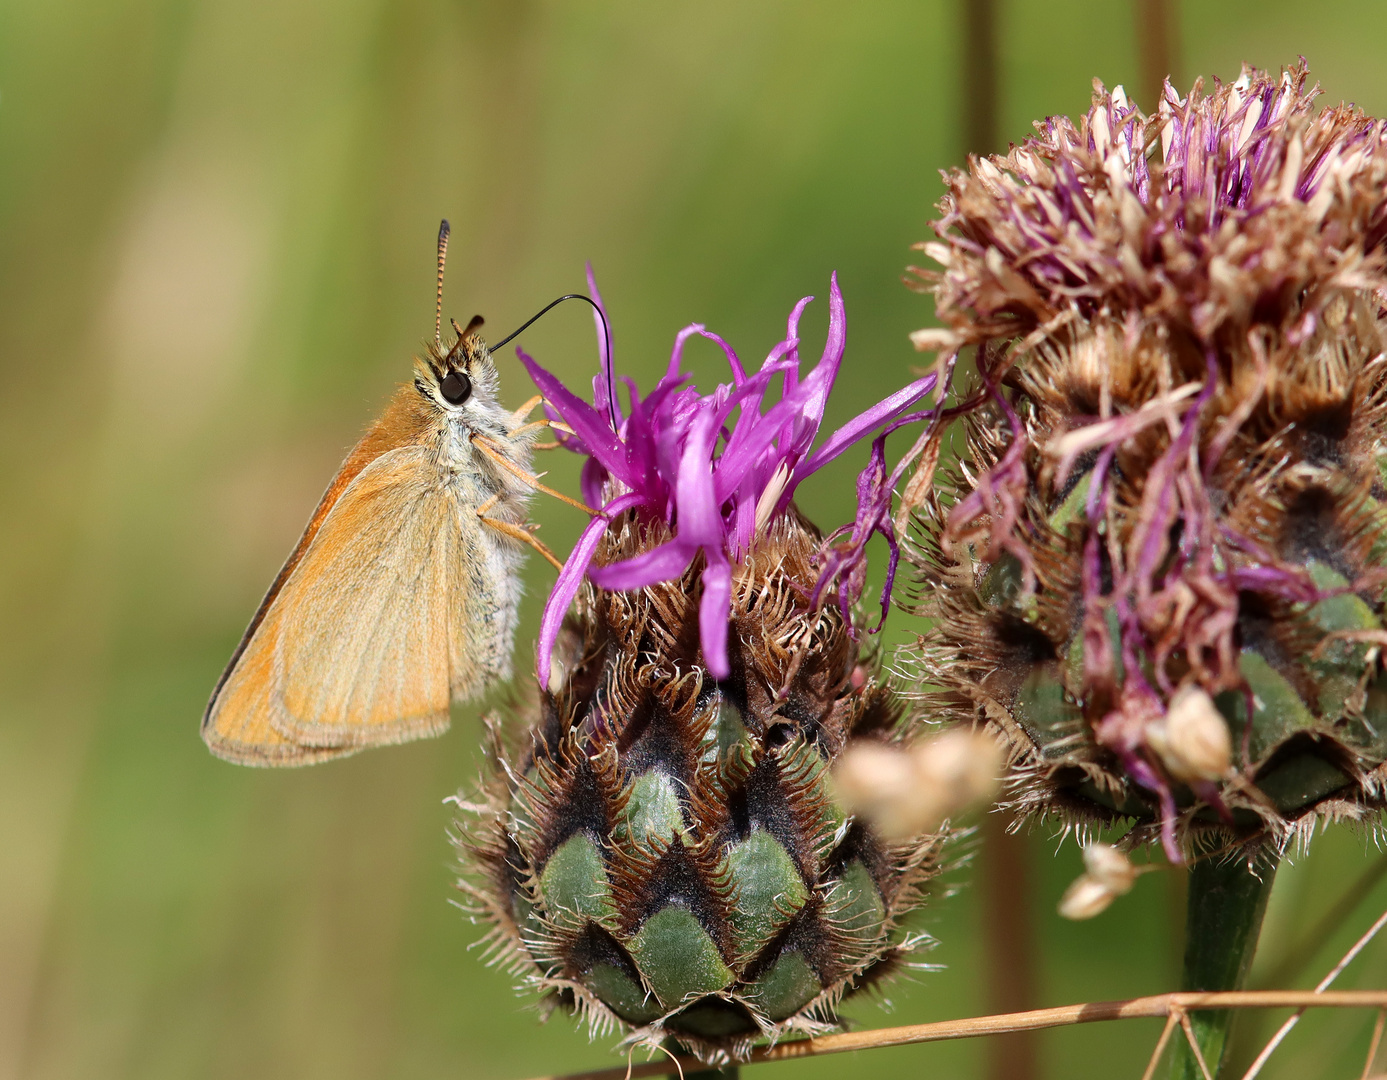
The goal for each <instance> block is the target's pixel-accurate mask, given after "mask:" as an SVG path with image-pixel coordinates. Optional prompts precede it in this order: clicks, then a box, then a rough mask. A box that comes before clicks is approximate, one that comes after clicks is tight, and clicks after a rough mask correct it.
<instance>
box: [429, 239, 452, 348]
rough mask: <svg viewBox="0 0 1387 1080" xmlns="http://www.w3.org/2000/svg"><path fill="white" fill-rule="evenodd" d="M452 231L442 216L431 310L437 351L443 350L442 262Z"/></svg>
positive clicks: (445, 258)
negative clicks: (435, 287) (436, 295)
mask: <svg viewBox="0 0 1387 1080" xmlns="http://www.w3.org/2000/svg"><path fill="white" fill-rule="evenodd" d="M452 231H453V230H452V226H450V225H449V224H448V219H447V218H444V219H443V224H441V225H440V226H439V227H438V300H437V302H436V303H435V305H434V311H433V343H434V344H435V345H436V346H438V351H439V352H442V351H443V339H442V337H441V336H440V334H441V333H442V330H443V264H444V262H446V261H447V259H448V235H449V234H450V233H451V232H452Z"/></svg>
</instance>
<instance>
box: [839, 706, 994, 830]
mask: <svg viewBox="0 0 1387 1080" xmlns="http://www.w3.org/2000/svg"><path fill="white" fill-rule="evenodd" d="M1001 769H1002V749H1001V747H1000V745H998V743H997V740H996V739H994V738H993V737H992V736H990V735H987V734H985V733H983V732H980V731H973V730H969V729H964V728H955V729H954V730H952V731H946V732H944V733H942V734H940V735H935V736H933V737H931V738H928V739H922V740H921V741H920V742H919V743H917V744H916V745H915V746H914V747H913V748H911V749H909V750H901V749H896V748H894V747H889V746H883V745H881V744H880V743H871V742H860V743H857V744H856V745H854V746H850V747H849V748H848V749H847V750H846V751H844V753H843V756H842V758H841V759H840V760H839V762H838V765H837V767H836V769H835V771H834V780H835V783H836V785H837V791H838V798H839V800H840V801H841V802H842V804H843V806H844V807H845V808H846V809H847V810H848V811H849V812H850V813H854V814H860V815H861V816H862V817H864V818H867V819H868V820H869V821H871V822H872V825H873V826H874V827H875V829H876V831H877V832H878V833H879V834H880V835H881V836H882V837H884V838H885V839H887V840H903V839H905V838H907V837H911V836H916V835H918V834H920V833H922V832H926V831H928V830H930V829H934V828H937V827H938V826H939V825H940V824H942V823H943V821H944V820H945V819H946V818H948V817H952V816H953V815H955V814H958V813H961V812H963V811H964V810H967V809H969V808H970V807H972V806H975V805H977V804H978V803H982V802H986V801H990V799H991V798H992V796H993V795H994V794H995V792H996V790H997V778H998V775H999V773H1000V772H1001Z"/></svg>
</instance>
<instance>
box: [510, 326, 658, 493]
mask: <svg viewBox="0 0 1387 1080" xmlns="http://www.w3.org/2000/svg"><path fill="white" fill-rule="evenodd" d="M515 354H516V356H518V357H520V362H521V363H522V364H524V365H525V370H526V371H528V372H529V373H530V378H531V379H532V380H534V384H535V385H536V386H537V387H539V390H540V393H542V394H543V395H544V397H545V400H546V401H548V402H549V403H550V404H551V405H552V406H553V407H554V409H555V410H556V411H557V412H558V414H559V416H560V417H562V418H563V421H564V423H566V424H567V425H568V426H569V427H571V428H572V429H573V433H574V434H575V435H576V436H578V438H580V439H582V440H583V442H584V443H585V444H586V445H587V447H588V452H589V453H591V454H592V456H593V457H595V458H597V459H598V460H599V461H601V462H602V464H603V465H604V466H606V468H607V471H608V472H610V473H612V474H613V475H614V476H616V477H617V478H618V479H619V480H621V482H622V483H624V484H626V486H627V487H634V486H635V484H633V483H631V482H630V479H631V476H630V469H629V468H628V467H627V461H626V454H625V453H624V452H623V450H622V446H621V443H620V441H618V439H617V437H616V435H615V434H614V433H613V432H612V429H611V425H610V424H608V423H607V420H606V418H605V417H604V416H603V415H602V414H601V413H599V412H598V411H597V410H596V409H594V408H593V407H592V406H591V405H589V404H588V403H587V402H586V401H583V400H582V399H581V398H579V397H578V396H577V395H576V394H574V393H573V391H572V390H570V389H569V388H568V387H566V386H564V384H563V383H561V382H560V381H559V380H558V379H557V378H556V377H555V376H554V375H552V374H550V373H549V372H548V371H546V370H545V369H544V368H542V367H540V366H539V364H538V363H536V362H535V360H534V359H533V358H532V357H530V356H529V355H527V354H526V352H525V351H524V350H523V349H521V348H520V347H519V346H516V350H515Z"/></svg>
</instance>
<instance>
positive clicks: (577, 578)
mask: <svg viewBox="0 0 1387 1080" xmlns="http://www.w3.org/2000/svg"><path fill="white" fill-rule="evenodd" d="M609 524H610V522H609V521H608V520H607V519H606V518H600V517H595V518H593V519H592V520H591V521H589V522H588V525H587V528H585V529H584V530H583V533H582V535H581V536H579V537H578V542H577V543H576V544H574V545H573V551H572V553H571V554H570V555H569V556H568V561H567V562H565V563H564V564H563V569H562V570H560V571H559V577H558V580H557V581H555V582H554V588H553V589H552V590H550V592H549V599H548V600H546V601H545V602H544V614H543V615H541V616H540V620H539V640H538V641H537V642H536V643H535V650H536V655H535V662H536V665H537V668H538V672H539V685H540V687H541V688H543V687H547V686H548V685H549V662H550V658H551V657H552V656H553V653H554V644H555V643H556V642H557V641H558V640H559V630H560V628H561V627H562V626H563V620H564V616H565V615H567V614H568V605H569V604H571V603H573V598H574V597H575V596H577V595H578V589H579V587H580V586H581V585H582V584H583V574H584V573H586V571H587V568H588V566H589V565H590V564H591V562H592V557H593V556H594V555H596V554H597V547H598V545H599V544H601V543H602V536H603V534H604V533H605V532H606V531H607V526H608V525H609Z"/></svg>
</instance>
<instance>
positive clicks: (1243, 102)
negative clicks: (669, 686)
mask: <svg viewBox="0 0 1387 1080" xmlns="http://www.w3.org/2000/svg"><path fill="white" fill-rule="evenodd" d="M1306 75H1307V73H1306V71H1305V69H1304V67H1303V66H1302V67H1298V68H1294V69H1291V70H1289V71H1287V72H1285V73H1284V74H1283V75H1282V76H1281V78H1279V79H1278V78H1275V77H1272V76H1267V75H1265V74H1263V73H1261V72H1257V71H1254V70H1251V69H1245V70H1244V72H1243V76H1242V78H1240V79H1239V80H1238V81H1237V82H1236V83H1233V84H1231V85H1227V86H1223V85H1220V86H1217V87H1216V89H1215V91H1214V93H1212V94H1211V95H1208V96H1204V95H1202V93H1201V89H1200V86H1199V85H1196V86H1195V89H1194V91H1193V92H1192V93H1191V94H1190V96H1189V97H1188V98H1187V99H1184V100H1182V99H1180V98H1179V97H1178V96H1177V95H1176V94H1175V92H1174V91H1173V90H1172V89H1171V88H1170V87H1169V85H1168V84H1167V86H1166V90H1165V94H1164V98H1163V100H1162V102H1161V103H1160V108H1159V110H1158V112H1157V114H1156V115H1155V116H1152V117H1146V116H1143V115H1142V114H1141V113H1140V112H1139V111H1138V110H1137V109H1135V108H1134V107H1133V106H1132V105H1130V104H1129V103H1128V102H1127V101H1126V100H1125V98H1124V96H1123V94H1122V91H1121V88H1118V89H1117V90H1116V91H1114V92H1113V93H1111V94H1109V93H1107V92H1105V91H1103V89H1102V88H1101V86H1100V87H1097V92H1096V95H1095V99H1094V105H1093V108H1092V110H1091V111H1090V112H1089V113H1088V115H1087V116H1086V117H1084V118H1083V119H1082V120H1081V122H1080V123H1079V125H1078V126H1077V127H1076V126H1075V125H1074V124H1073V123H1072V122H1070V121H1069V120H1068V119H1066V118H1051V119H1050V120H1047V121H1046V122H1044V123H1043V124H1038V125H1037V129H1038V132H1039V134H1038V135H1037V136H1036V137H1033V138H1031V139H1028V140H1027V141H1026V142H1025V143H1024V144H1023V145H1021V146H1019V147H1017V148H1015V149H1013V150H1012V152H1011V153H1010V154H1009V155H1007V156H1005V157H994V158H990V159H985V160H974V161H973V162H971V167H970V170H969V171H967V172H956V173H954V174H952V175H951V176H949V177H948V178H947V184H948V194H947V195H946V196H945V199H944V201H943V202H942V203H941V204H940V206H941V210H942V211H943V217H942V219H941V220H940V221H938V222H937V223H936V225H935V229H936V232H937V233H938V234H939V237H940V241H941V242H937V243H931V244H928V245H922V246H923V247H925V248H926V250H927V251H928V253H929V254H930V255H931V256H932V257H933V258H935V259H936V260H937V261H939V262H941V263H942V264H943V266H944V270H943V271H942V272H940V273H925V272H920V273H921V276H922V277H923V278H924V279H925V282H926V284H927V285H928V286H929V287H930V288H932V289H933V291H934V294H935V297H936V302H937V306H938V312H939V315H940V318H941V319H942V321H943V322H944V323H945V326H944V327H943V328H941V329H937V330H924V331H920V332H919V333H918V334H917V335H916V341H917V345H919V346H920V347H921V348H938V349H941V350H943V351H944V352H945V354H946V355H947V354H948V353H949V352H953V351H956V350H958V349H960V348H962V347H964V346H968V345H976V346H977V350H978V351H977V360H978V369H979V371H980V373H981V381H982V386H981V387H980V389H979V397H980V398H981V399H984V400H985V402H986V404H985V406H984V407H983V408H981V409H980V410H978V411H975V412H973V413H972V414H971V415H970V416H969V417H968V418H967V421H966V432H967V440H966V442H967V445H966V448H965V449H964V450H963V452H962V454H961V456H960V460H959V462H958V464H957V467H956V470H955V471H954V474H953V476H952V477H951V478H950V479H951V482H950V483H945V484H943V485H942V487H941V489H940V490H937V491H936V492H935V495H934V497H933V499H932V502H931V503H929V504H927V505H926V507H925V508H924V512H923V513H922V514H921V515H920V524H921V526H922V532H923V536H922V537H921V538H920V544H919V547H918V548H917V550H916V551H915V553H914V556H913V557H914V559H915V561H916V563H917V564H918V566H919V567H920V570H921V574H920V578H919V584H920V586H921V589H922V594H923V595H922V598H921V599H922V601H923V602H922V605H921V609H922V610H923V611H924V612H925V613H927V614H929V615H930V616H932V617H933V618H934V619H936V620H937V622H936V624H935V626H934V628H933V630H932V631H931V632H930V634H929V635H927V637H926V638H925V639H924V641H923V642H922V649H921V650H920V651H919V652H918V653H917V659H920V658H922V661H923V662H922V670H921V673H920V674H921V683H922V693H923V694H924V696H925V697H926V698H927V699H928V700H929V701H930V702H931V703H932V706H933V707H934V708H935V709H937V710H938V711H939V712H941V713H942V714H943V715H945V716H952V717H953V718H955V719H956V720H958V721H960V722H965V723H974V722H976V721H977V720H978V719H979V718H981V719H983V720H985V721H986V722H987V723H989V724H990V725H992V726H994V728H995V729H996V730H998V731H1000V732H1002V733H1003V734H1004V735H1005V737H1006V738H1007V739H1008V740H1009V742H1010V745H1011V749H1012V756H1013V766H1012V771H1011V796H1012V805H1013V807H1014V808H1015V809H1017V810H1019V811H1021V812H1023V813H1025V814H1030V815H1043V814H1056V815H1059V816H1060V817H1061V818H1062V819H1063V820H1064V821H1067V822H1070V823H1076V824H1080V826H1081V827H1082V823H1086V822H1101V821H1108V820H1113V819H1117V818H1132V819H1135V820H1136V822H1137V823H1138V827H1137V832H1136V834H1135V836H1134V840H1140V839H1142V838H1143V837H1144V838H1146V839H1153V838H1154V837H1155V836H1156V835H1157V834H1159V835H1160V836H1161V839H1162V840H1163V842H1164V844H1165V847H1166V850H1167V853H1168V854H1169V855H1170V857H1171V858H1172V859H1180V858H1181V857H1183V856H1184V855H1186V854H1188V852H1189V851H1190V849H1191V846H1192V845H1194V844H1196V843H1204V842H1205V841H1207V842H1208V843H1227V842H1230V841H1231V842H1234V843H1237V844H1241V845H1243V848H1244V850H1245V852H1247V853H1248V854H1256V853H1257V852H1258V851H1262V852H1267V851H1269V850H1276V851H1279V850H1280V848H1281V847H1283V846H1284V844H1285V842H1286V841H1287V839H1289V838H1290V837H1291V836H1293V835H1295V834H1296V833H1300V834H1301V835H1304V836H1308V834H1309V832H1310V831H1311V830H1312V829H1313V826H1314V823H1315V821H1316V820H1319V819H1324V818H1337V817H1344V818H1353V819H1359V818H1364V817H1367V816H1368V815H1370V814H1371V813H1374V812H1375V811H1376V809H1377V808H1378V807H1379V806H1380V805H1381V803H1382V794H1383V761H1384V758H1387V676H1384V668H1383V663H1382V658H1381V656H1382V646H1383V645H1384V644H1387V623H1385V622H1384V604H1383V585H1384V581H1387V573H1384V570H1387V509H1385V508H1384V507H1385V504H1384V500H1387V486H1384V481H1383V474H1382V471H1381V468H1380V461H1381V455H1382V454H1383V452H1384V445H1383V442H1384V438H1385V437H1387V362H1385V361H1384V357H1383V348H1384V343H1385V342H1387V322H1384V308H1383V304H1384V297H1387V272H1385V271H1384V254H1383V238H1384V236H1387V144H1385V143H1384V138H1385V136H1384V124H1383V122H1382V121H1378V120H1373V119H1371V118H1369V117H1366V116H1364V115H1363V114H1362V113H1361V112H1359V111H1358V110H1356V109H1353V108H1351V107H1344V106H1341V107H1338V108H1332V109H1326V110H1324V111H1323V112H1320V113H1318V114H1315V112H1314V110H1313V109H1312V108H1311V104H1310V103H1311V101H1312V100H1313V98H1314V97H1315V95H1316V93H1317V90H1306V89H1305V86H1304V84H1305V80H1306ZM1205 834H1207V835H1205ZM1201 835H1205V841H1200V839H1199V838H1200V836H1201Z"/></svg>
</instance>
